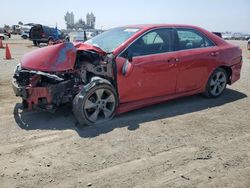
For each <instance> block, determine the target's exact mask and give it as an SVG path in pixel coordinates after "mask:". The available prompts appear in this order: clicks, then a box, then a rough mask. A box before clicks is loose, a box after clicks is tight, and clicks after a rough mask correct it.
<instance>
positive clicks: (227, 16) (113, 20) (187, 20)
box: [0, 0, 250, 34]
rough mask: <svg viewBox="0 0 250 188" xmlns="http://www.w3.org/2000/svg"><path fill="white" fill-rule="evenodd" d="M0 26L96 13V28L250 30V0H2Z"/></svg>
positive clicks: (57, 20)
mask: <svg viewBox="0 0 250 188" xmlns="http://www.w3.org/2000/svg"><path fill="white" fill-rule="evenodd" d="M0 4H1V6H0V27H3V26H4V24H8V25H13V24H17V23H18V21H22V22H23V23H31V22H32V23H41V24H44V25H49V26H55V25H56V24H57V25H58V27H59V28H61V29H63V28H66V26H65V21H64V15H65V13H66V12H67V11H70V12H71V11H72V12H73V13H74V15H75V21H77V20H78V19H79V18H83V20H86V14H87V13H88V12H93V13H94V15H95V16H96V28H103V29H109V28H112V27H117V26H122V25H130V24H148V23H149V24H150V23H175V24H191V25H197V26H200V27H203V28H205V29H208V30H210V31H218V32H224V31H233V32H243V33H249V34H250V0H237V1H236V0H206V1H202V0H122V1H121V0H103V1H101V0H88V1H87V0H67V1H66V0H42V1H35V0H22V1H20V0H13V1H2V2H1V3H0Z"/></svg>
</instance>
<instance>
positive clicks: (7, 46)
mask: <svg viewBox="0 0 250 188" xmlns="http://www.w3.org/2000/svg"><path fill="white" fill-rule="evenodd" d="M5 59H11V53H10V49H9V45H8V44H6V51H5Z"/></svg>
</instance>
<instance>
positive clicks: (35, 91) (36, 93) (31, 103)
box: [12, 79, 53, 110]
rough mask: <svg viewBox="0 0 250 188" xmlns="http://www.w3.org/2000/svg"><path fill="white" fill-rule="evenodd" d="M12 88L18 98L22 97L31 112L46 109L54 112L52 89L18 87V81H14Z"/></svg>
mask: <svg viewBox="0 0 250 188" xmlns="http://www.w3.org/2000/svg"><path fill="white" fill-rule="evenodd" d="M12 88H13V91H14V93H15V95H16V96H17V97H21V98H22V99H23V100H24V101H25V102H26V103H27V107H28V109H29V110H33V109H44V110H52V109H53V105H51V102H52V96H51V91H50V88H48V87H24V86H18V84H17V83H16V80H15V79H13V81H12Z"/></svg>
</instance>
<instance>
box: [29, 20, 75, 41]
mask: <svg viewBox="0 0 250 188" xmlns="http://www.w3.org/2000/svg"><path fill="white" fill-rule="evenodd" d="M29 38H30V40H32V41H33V44H34V45H35V46H37V45H39V44H40V43H47V44H51V43H54V42H56V41H57V40H66V41H69V40H70V39H69V36H68V35H66V34H64V33H63V32H61V31H60V30H59V29H57V28H53V27H48V26H44V25H40V24H37V25H35V26H33V27H32V28H31V29H30V32H29Z"/></svg>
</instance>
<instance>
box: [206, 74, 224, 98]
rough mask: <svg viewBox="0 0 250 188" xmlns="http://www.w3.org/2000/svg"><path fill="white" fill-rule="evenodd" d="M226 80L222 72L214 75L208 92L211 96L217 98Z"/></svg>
mask: <svg viewBox="0 0 250 188" xmlns="http://www.w3.org/2000/svg"><path fill="white" fill-rule="evenodd" d="M226 84H227V78H226V75H225V73H224V72H222V71H219V72H217V73H215V74H214V75H213V77H212V79H211V81H210V92H211V94H212V95H213V96H219V95H220V94H221V93H222V92H223V91H224V89H225V87H226Z"/></svg>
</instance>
